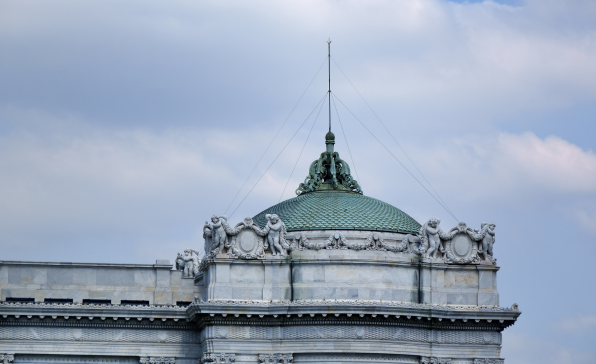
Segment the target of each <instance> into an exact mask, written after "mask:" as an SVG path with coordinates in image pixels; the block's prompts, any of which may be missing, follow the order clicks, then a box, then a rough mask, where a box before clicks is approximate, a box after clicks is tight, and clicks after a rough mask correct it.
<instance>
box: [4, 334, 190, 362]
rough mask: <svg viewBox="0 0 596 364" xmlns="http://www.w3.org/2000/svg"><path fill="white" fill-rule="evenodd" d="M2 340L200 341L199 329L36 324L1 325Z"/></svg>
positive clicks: (179, 342)
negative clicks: (197, 330) (109, 327)
mask: <svg viewBox="0 0 596 364" xmlns="http://www.w3.org/2000/svg"><path fill="white" fill-rule="evenodd" d="M0 340H19V341H30V340H31V341H81V342H86V341H95V342H145V343H175V344H196V343H199V342H200V340H199V332H196V331H190V330H150V329H97V328H66V327H33V326H30V327H23V326H0ZM151 364H153V363H151Z"/></svg>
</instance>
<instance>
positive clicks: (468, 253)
mask: <svg viewBox="0 0 596 364" xmlns="http://www.w3.org/2000/svg"><path fill="white" fill-rule="evenodd" d="M464 231H465V230H464ZM445 257H446V260H447V262H453V263H457V264H468V263H471V262H473V261H477V260H478V243H476V242H474V241H472V239H471V238H470V237H469V236H468V234H466V233H465V232H460V233H456V234H455V235H454V236H453V238H452V239H451V240H448V241H446V242H445Z"/></svg>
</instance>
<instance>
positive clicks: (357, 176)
mask: <svg viewBox="0 0 596 364" xmlns="http://www.w3.org/2000/svg"><path fill="white" fill-rule="evenodd" d="M333 107H334V108H335V113H336V114H337V121H339V127H340V128H341V132H342V134H343V135H344V139H345V141H346V145H347V146H348V153H350V160H351V161H352V165H353V166H354V172H356V178H358V183H360V185H362V181H361V180H360V176H359V175H358V169H356V162H354V158H352V151H351V150H350V143H348V137H347V136H346V132H345V131H344V126H343V125H342V124H341V118H340V117H339V112H338V111H337V105H336V104H335V100H333Z"/></svg>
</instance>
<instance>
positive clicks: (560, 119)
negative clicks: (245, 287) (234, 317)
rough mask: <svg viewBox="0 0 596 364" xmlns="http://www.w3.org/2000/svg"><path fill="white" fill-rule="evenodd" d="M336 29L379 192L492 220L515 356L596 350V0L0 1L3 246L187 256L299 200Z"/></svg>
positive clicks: (475, 222)
mask: <svg viewBox="0 0 596 364" xmlns="http://www.w3.org/2000/svg"><path fill="white" fill-rule="evenodd" d="M328 37H330V38H331V40H332V43H331V47H332V57H333V61H332V63H331V78H332V81H331V82H332V85H331V88H332V92H333V94H334V95H335V97H336V98H335V99H334V100H335V105H334V104H332V129H333V131H334V133H335V135H336V140H337V142H336V143H337V144H336V148H335V149H336V151H338V152H339V153H340V155H341V157H342V158H343V159H344V160H346V161H348V163H350V165H351V167H352V170H353V174H355V175H356V177H357V179H358V181H359V183H360V185H361V186H362V189H363V191H364V194H365V195H368V196H372V197H375V198H378V199H381V200H383V201H386V202H388V203H390V204H392V205H394V206H396V207H398V208H400V209H402V210H403V211H405V212H406V213H408V214H410V215H411V216H412V217H414V218H415V219H416V220H417V221H419V222H420V223H424V222H425V221H427V220H428V219H429V218H431V217H438V218H440V219H441V227H442V229H443V230H445V231H447V230H449V229H450V228H451V227H453V226H455V225H456V224H457V220H459V221H464V222H466V223H467V224H468V226H471V227H475V228H478V227H479V226H480V224H481V223H482V222H485V221H492V222H494V223H495V224H496V226H497V228H496V230H495V231H496V243H495V247H494V252H495V253H494V254H495V257H496V258H497V260H498V265H499V266H500V267H501V270H500V271H499V273H498V274H499V275H498V284H499V287H498V288H499V292H500V300H501V305H502V306H508V307H509V306H511V305H512V304H513V303H517V304H518V305H519V307H520V310H521V311H522V315H521V316H520V318H519V320H518V322H517V323H516V324H515V325H514V326H513V327H510V328H508V329H507V330H505V332H504V345H503V350H502V357H504V358H505V359H506V362H507V363H508V364H522V363H523V364H525V363H549V364H550V363H553V364H554V363H557V364H566V363H596V345H594V343H595V342H596V315H594V310H593V302H594V301H595V298H596V293H595V291H596V283H595V282H594V277H596V265H595V264H594V263H593V259H592V258H593V257H594V256H595V255H596V244H594V243H595V242H596V154H595V153H594V149H595V147H596V141H595V138H594V137H595V135H596V120H595V115H596V2H594V1H593V0H585V1H584V0H568V1H556V0H511V1H502V2H494V1H444V0H403V1H384V0H371V1H337V0H329V1H323V0H321V1H283V2H272V1H250V2H240V1H207V0H205V1H200V2H197V1H182V0H170V1H168V2H159V1H133V0H127V1H109V0H103V1H93V0H88V1H85V2H81V1H61V0H55V1H52V2H47V1H29V0H0V170H1V171H2V173H0V207H1V208H0V247H1V252H2V259H3V260H27V261H62V262H64V261H73V262H112V263H152V262H153V261H155V260H156V259H170V260H171V261H173V260H174V258H175V256H176V253H177V252H179V251H182V250H183V249H184V248H187V247H191V248H195V249H199V248H201V247H202V244H203V239H202V227H203V223H204V221H206V220H207V219H208V218H209V217H210V216H211V215H213V214H224V213H225V214H227V216H229V219H230V221H231V222H233V223H235V222H237V221H241V220H242V219H243V218H244V217H246V216H254V215H256V214H258V213H259V212H260V211H262V210H264V209H265V208H267V207H269V206H271V205H273V204H276V203H277V202H278V201H280V200H285V199H288V198H291V197H293V196H294V190H295V189H296V187H297V186H298V184H299V183H300V182H301V181H302V180H303V179H304V178H305V177H306V175H307V173H308V165H309V164H310V162H312V161H313V160H315V159H316V158H318V155H319V153H320V152H322V151H323V150H324V148H325V146H324V134H325V133H326V132H327V128H328V124H327V122H328V121H327V117H328V116H327V110H326V108H323V109H321V110H322V111H321V112H320V114H319V109H318V108H317V104H318V103H319V102H320V100H321V99H322V98H323V97H324V95H325V92H326V91H327V82H328V78H327V73H326V71H327V70H326V67H327V65H326V64H324V62H325V60H326V56H327V43H326V40H327V39H328ZM338 67H341V68H338ZM344 74H345V75H344ZM346 76H347V77H348V78H346ZM311 80H312V82H311ZM309 83H310V84H309ZM307 86H308V87H307ZM338 100H341V102H340V101H338ZM344 105H345V106H346V107H347V108H346V107H344ZM369 106H370V107H369ZM335 107H337V111H336V109H335ZM311 113H312V114H311ZM309 114H310V117H309ZM317 114H319V116H318V118H317ZM354 116H356V117H357V119H356V118H355V117H354ZM379 120H380V121H382V123H383V124H381V123H380V121H379ZM363 125H364V126H363ZM383 125H385V126H386V127H387V130H388V131H389V132H388V131H387V130H385V129H384V126H383ZM280 128H281V129H280ZM278 131H279V133H278ZM369 131H370V132H369ZM392 136H393V137H394V138H395V140H396V141H397V142H399V145H398V144H396V141H395V140H393V138H392ZM387 149H388V150H389V151H390V152H391V154H390V153H389V152H388V151H387ZM404 151H405V152H406V153H407V155H406V154H404ZM261 156H263V157H262V159H261V160H260V163H257V162H258V161H259V159H260V158H261ZM255 165H256V167H255ZM253 168H254V172H252V173H251V171H252V170H253ZM413 176H414V177H415V178H413ZM245 181H247V182H246V184H245ZM418 181H420V183H419V182H418ZM426 181H428V182H429V183H430V185H428V184H427V182H426ZM257 182H258V183H257ZM286 185H287V187H286ZM242 186H244V187H243V188H241V187H242ZM423 186H424V187H423ZM427 190H430V191H436V193H437V195H438V197H439V198H437V199H439V200H442V201H444V204H445V205H446V208H444V207H443V206H442V205H441V204H439V203H438V202H437V201H436V199H435V197H433V195H431V194H430V193H429V192H427ZM249 192H250V193H249ZM235 196H237V197H236V198H235ZM447 209H449V210H450V211H451V212H452V213H453V215H451V213H449V212H448V211H447ZM456 218H457V220H456Z"/></svg>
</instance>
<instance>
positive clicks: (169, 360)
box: [139, 356, 176, 364]
mask: <svg viewBox="0 0 596 364" xmlns="http://www.w3.org/2000/svg"><path fill="white" fill-rule="evenodd" d="M139 363H140V364H176V358H174V357H163V356H152V357H147V356H141V357H140V358H139Z"/></svg>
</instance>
